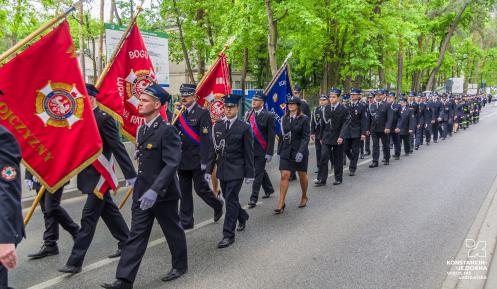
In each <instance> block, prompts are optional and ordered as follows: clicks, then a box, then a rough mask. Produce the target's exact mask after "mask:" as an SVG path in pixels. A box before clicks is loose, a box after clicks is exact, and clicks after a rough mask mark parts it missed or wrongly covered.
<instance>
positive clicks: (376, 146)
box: [371, 132, 390, 162]
mask: <svg viewBox="0 0 497 289" xmlns="http://www.w3.org/2000/svg"><path fill="white" fill-rule="evenodd" d="M371 138H372V139H373V162H378V159H379V158H380V139H381V145H382V146H383V159H385V160H387V161H389V160H390V136H389V135H388V134H386V133H384V132H372V133H371Z"/></svg>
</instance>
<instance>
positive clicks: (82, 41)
mask: <svg viewBox="0 0 497 289" xmlns="http://www.w3.org/2000/svg"><path fill="white" fill-rule="evenodd" d="M83 21H84V13H83V1H81V2H80V4H79V21H78V29H79V65H81V70H82V72H83V79H84V80H85V82H86V65H85V38H84V33H83Z"/></svg>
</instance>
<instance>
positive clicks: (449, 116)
mask: <svg viewBox="0 0 497 289" xmlns="http://www.w3.org/2000/svg"><path fill="white" fill-rule="evenodd" d="M440 118H441V119H442V121H443V122H448V121H452V120H453V119H454V109H453V106H452V103H450V102H449V101H446V102H442V107H441V109H440Z"/></svg>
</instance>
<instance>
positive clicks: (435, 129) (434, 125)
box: [431, 120, 440, 141]
mask: <svg viewBox="0 0 497 289" xmlns="http://www.w3.org/2000/svg"><path fill="white" fill-rule="evenodd" d="M439 129H440V123H439V122H438V120H436V121H435V123H432V124H431V130H432V134H433V141H438V133H439Z"/></svg>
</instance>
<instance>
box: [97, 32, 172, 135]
mask: <svg viewBox="0 0 497 289" xmlns="http://www.w3.org/2000/svg"><path fill="white" fill-rule="evenodd" d="M153 82H156V79H155V71H154V67H153V65H152V61H151V60H150V56H149V55H148V51H147V48H146V47H145V44H144V42H143V38H142V35H141V33H140V30H139V29H138V25H136V24H134V26H133V28H132V29H131V31H130V32H129V35H128V37H127V38H126V40H125V41H124V43H123V45H122V47H121V49H120V50H119V53H118V54H117V56H116V58H115V60H114V62H113V63H112V65H111V67H110V69H109V71H108V73H107V75H106V76H105V78H104V80H103V82H102V85H101V86H100V87H99V90H100V92H99V94H98V96H97V101H98V103H99V106H100V108H101V109H103V110H104V111H106V112H108V113H109V114H110V115H112V116H113V117H114V118H115V119H116V120H117V121H118V122H119V123H120V124H121V132H122V133H123V134H124V135H125V136H126V137H127V138H128V139H129V140H131V141H133V142H135V141H136V140H135V137H136V131H137V129H138V127H139V126H140V125H141V124H142V123H143V122H144V118H143V117H141V116H140V114H139V113H138V103H139V97H140V93H141V91H142V90H144V89H145V88H146V87H147V86H149V85H150V84H152V83H153ZM161 114H162V116H163V117H166V111H165V109H164V108H163V109H162V110H161Z"/></svg>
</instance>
